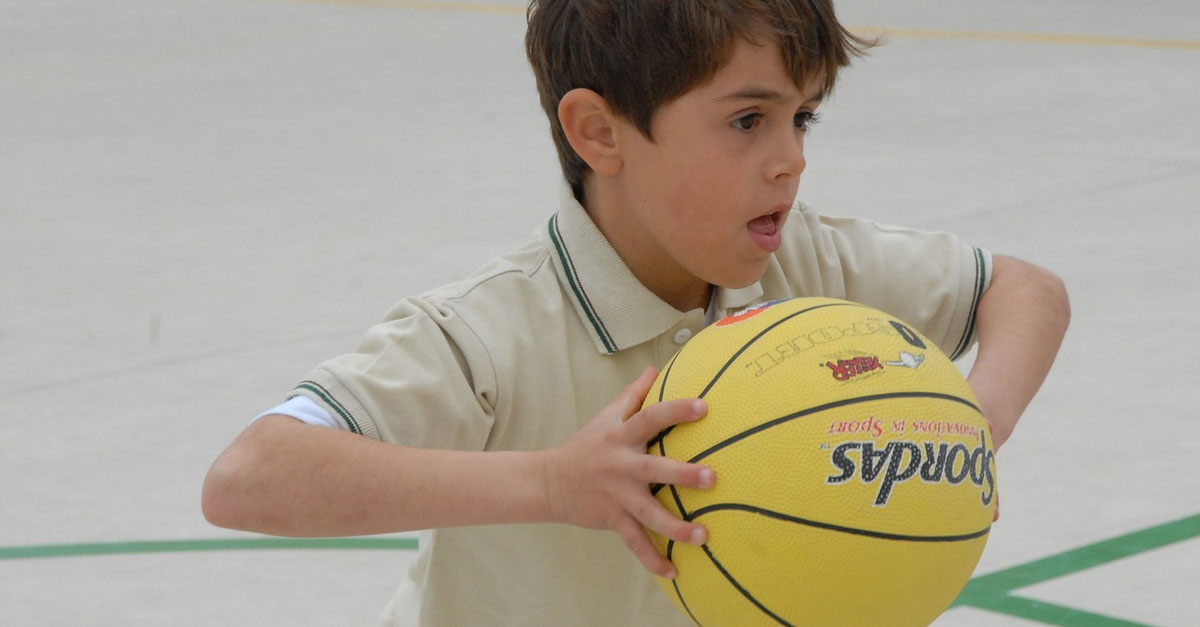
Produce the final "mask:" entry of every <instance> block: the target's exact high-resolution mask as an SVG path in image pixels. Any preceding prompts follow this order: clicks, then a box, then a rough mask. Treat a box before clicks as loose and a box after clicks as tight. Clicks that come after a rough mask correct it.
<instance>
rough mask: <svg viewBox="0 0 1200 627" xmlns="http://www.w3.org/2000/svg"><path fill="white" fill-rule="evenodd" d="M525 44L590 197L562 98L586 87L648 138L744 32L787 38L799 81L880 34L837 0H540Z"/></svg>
mask: <svg viewBox="0 0 1200 627" xmlns="http://www.w3.org/2000/svg"><path fill="white" fill-rule="evenodd" d="M526 18H527V21H528V30H527V31H526V34H525V51H526V54H527V55H528V57H529V63H530V65H532V66H533V73H534V76H535V77H536V79H537V86H538V94H539V96H540V98H541V103H542V108H543V109H545V111H546V115H547V116H548V117H549V118H550V131H551V135H552V136H553V138H554V144H555V146H556V147H557V149H558V158H559V162H560V163H561V164H562V169H563V174H564V175H565V176H566V178H567V182H569V183H570V184H571V187H572V188H573V189H574V190H575V196H576V197H578V198H582V195H583V194H582V192H583V178H584V175H585V174H586V173H587V172H588V171H589V168H588V166H587V164H586V163H585V162H584V161H583V159H581V158H580V157H579V155H577V154H576V153H575V151H574V149H572V148H571V145H570V144H569V143H568V142H567V138H566V135H565V134H564V133H563V130H562V125H561V124H560V123H559V121H558V103H559V101H560V100H561V99H562V97H563V95H564V94H566V93H567V92H568V91H570V90H572V89H575V88H578V87H584V88H587V89H591V90H592V91H595V92H596V93H598V94H600V96H602V97H603V98H604V99H605V100H606V101H607V102H608V104H609V106H610V107H611V108H612V110H613V111H614V112H615V113H617V114H618V115H621V116H623V117H624V118H626V119H627V120H629V121H631V122H632V123H633V124H634V125H635V126H636V127H637V128H638V130H640V131H641V132H642V134H643V135H645V136H646V138H647V139H653V137H652V136H651V133H650V121H651V118H652V117H653V115H654V113H655V111H657V110H658V108H659V107H661V106H662V105H664V104H666V103H669V102H671V101H672V100H674V99H676V98H678V97H679V96H682V95H683V94H684V93H686V92H687V91H688V90H690V89H692V88H693V87H695V86H697V85H699V84H701V83H703V82H705V81H707V80H708V79H710V78H712V77H713V75H715V74H716V73H717V71H719V70H720V69H721V67H722V66H723V65H724V64H725V63H726V62H727V61H728V60H729V58H730V56H731V55H732V54H733V49H734V46H735V45H736V43H737V40H738V39H739V38H741V39H746V40H749V41H753V42H760V41H761V40H762V39H763V38H767V39H769V40H773V41H775V42H776V43H778V45H779V47H780V50H781V51H782V55H783V62H784V65H785V67H787V68H788V71H789V72H790V74H791V75H792V79H793V81H795V83H796V85H797V86H798V87H800V86H803V85H804V84H805V83H807V82H808V81H809V80H810V79H813V78H816V77H820V80H821V81H822V83H823V85H822V86H823V88H824V92H825V93H829V91H830V90H832V89H833V85H834V83H835V82H836V81H837V73H838V69H839V68H842V67H845V66H846V65H848V64H849V63H850V57H851V56H859V55H862V54H863V53H864V52H865V51H866V49H867V48H869V47H871V46H872V45H874V44H875V42H874V41H871V40H867V39H863V38H860V37H857V36H855V35H853V34H851V33H850V32H849V31H848V30H846V28H845V27H843V26H842V25H841V24H840V23H838V21H837V18H836V17H835V16H834V12H833V5H832V0H531V2H530V3H529V9H528V11H527V13H526Z"/></svg>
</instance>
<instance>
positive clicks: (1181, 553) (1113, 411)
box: [0, 0, 1200, 626]
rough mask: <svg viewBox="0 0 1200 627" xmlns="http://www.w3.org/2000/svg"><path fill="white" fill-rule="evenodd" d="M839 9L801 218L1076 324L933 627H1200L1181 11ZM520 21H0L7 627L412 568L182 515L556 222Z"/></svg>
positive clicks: (357, 600)
mask: <svg viewBox="0 0 1200 627" xmlns="http://www.w3.org/2000/svg"><path fill="white" fill-rule="evenodd" d="M837 6H838V9H839V11H840V14H841V16H842V17H843V20H844V21H845V23H847V24H848V25H850V26H852V27H854V28H855V29H858V30H860V31H862V32H869V33H886V34H887V39H888V41H887V43H886V45H884V46H882V47H879V48H877V49H876V50H874V51H873V52H872V54H871V55H870V56H869V57H867V58H866V59H863V60H861V61H859V62H857V64H856V65H855V66H854V68H853V69H852V70H850V71H848V72H846V74H845V75H844V77H843V79H842V81H841V84H840V85H839V88H838V90H837V91H836V93H835V94H834V96H833V97H832V98H831V99H830V100H829V101H828V103H827V105H826V106H825V107H824V112H823V117H824V119H823V121H822V122H821V123H820V124H819V125H818V126H817V127H816V128H815V130H814V131H813V132H812V134H811V135H810V136H809V139H808V145H807V153H808V157H809V167H808V170H807V171H806V172H805V175H804V181H803V183H802V184H801V191H800V195H801V198H802V199H804V200H806V201H807V202H809V203H810V204H812V205H814V206H816V207H817V208H818V209H819V210H821V211H822V212H825V213H829V214H835V215H839V214H840V215H859V216H865V217H870V218H872V219H875V220H878V221H881V222H886V223H893V224H903V225H909V226H915V227H920V228H926V229H934V230H947V231H953V232H957V233H959V234H961V235H963V236H964V237H965V238H966V239H967V240H968V241H970V242H972V243H975V244H977V245H980V246H984V247H986V248H988V249H990V250H992V251H994V252H997V253H1005V254H1011V255H1015V256H1018V257H1022V258H1025V259H1028V260H1031V261H1034V262H1036V263H1039V264H1042V265H1045V266H1047V267H1049V268H1051V269H1053V270H1054V271H1056V272H1057V273H1059V274H1060V275H1061V276H1062V277H1063V278H1064V279H1065V281H1066V283H1067V285H1068V288H1069V289H1070V292H1071V296H1072V303H1073V307H1074V318H1073V323H1072V326H1071V330H1070V332H1069V335H1068V337H1067V340H1066V342H1065V344H1064V346H1063V349H1062V352H1061V354H1060V356H1059V359H1058V362H1057V365H1056V366H1055V369H1054V372H1053V373H1052V374H1051V376H1050V378H1049V380H1048V381H1047V382H1046V384H1045V387H1044V389H1043V391H1042V393H1041V394H1040V396H1039V397H1038V398H1037V399H1036V400H1035V401H1034V403H1033V404H1032V406H1031V407H1030V408H1029V410H1028V412H1027V413H1026V415H1025V417H1024V419H1023V421H1022V423H1021V425H1020V426H1019V428H1018V429H1017V431H1016V434H1015V435H1014V436H1013V438H1012V439H1011V440H1010V441H1009V442H1008V443H1007V444H1006V445H1005V447H1004V449H1003V450H1002V451H1001V452H1000V455H999V458H998V464H999V473H1000V482H1001V483H1000V485H1001V495H1002V512H1003V513H1002V516H1001V519H1000V521H999V523H998V524H997V525H995V526H994V527H993V530H992V533H991V538H990V540H989V543H988V546H987V548H986V550H985V552H984V555H983V558H982V560H981V562H980V564H979V566H978V569H977V570H976V574H975V578H974V579H973V580H972V582H971V583H970V584H969V586H968V588H967V589H966V591H965V592H964V593H963V595H962V596H960V599H959V604H958V605H956V606H955V607H953V608H952V609H950V610H949V611H948V612H947V613H946V614H945V615H944V616H943V617H942V618H940V619H939V620H938V621H937V622H936V623H935V624H936V625H940V626H957V625H1030V624H1061V625H1130V624H1145V625H1175V626H1180V625H1196V624H1200V594H1198V593H1200V583H1198V582H1200V473H1198V472H1197V464H1198V461H1197V460H1198V459H1200V458H1198V457H1197V450H1200V416H1198V415H1197V411H1198V410H1197V408H1198V407H1200V374H1198V373H1200V365H1198V364H1200V323H1197V322H1196V321H1195V320H1192V318H1193V317H1194V316H1196V312H1197V311H1200V279H1198V278H1197V274H1198V273H1200V257H1198V256H1197V254H1196V253H1195V252H1194V246H1195V240H1196V239H1197V237H1198V236H1200V216H1198V211H1197V209H1198V204H1200V201H1198V200H1197V199H1198V198H1200V116H1198V115H1197V112H1198V111H1200V5H1197V4H1196V3H1195V2H1193V1H1192V0H1162V1H1158V2H1135V1H1132V0H1127V1H1118V0H1095V1H1090V2H1083V1H1079V0H1076V1H1062V2H1043V1H1040V0H1038V1H1035V0H1009V1H1005V2H996V1H994V0H991V1H986V2H985V1H980V0H964V1H959V0H941V1H934V0H929V1H920V0H906V1H904V0H902V1H900V2H886V3H885V2H867V1H865V0H855V1H844V2H840V3H838V5H837ZM523 15H524V14H523V2H521V1H520V0H480V1H479V2H473V1H470V2H444V3H443V2H405V1H400V0H207V1H204V2H186V1H183V0H37V1H36V2H31V1H28V0H0V625H12V626H26V625H253V626H260V625H261V626H274V625H278V626H284V625H287V626H291V625H364V624H369V623H370V622H371V621H372V619H373V618H374V617H375V616H376V615H377V613H378V612H379V611H380V609H381V608H382V607H383V605H384V604H385V603H386V601H387V599H388V598H389V596H390V594H391V592H392V589H393V587H394V586H395V584H396V583H397V582H398V581H399V579H400V577H401V576H402V573H403V571H404V569H405V568H406V566H407V563H408V561H409V560H410V559H411V556H412V555H413V550H412V549H413V547H414V546H415V542H416V541H417V540H416V539H415V536H413V535H402V536H392V537H386V538H374V539H349V540H333V541H327V542H301V543H295V542H291V541H281V540H276V539H267V538H261V537H258V536H253V535H250V534H243V533H235V532H229V531H224V530H220V529H216V528H213V527H211V526H209V525H208V524H207V523H206V522H205V521H204V519H203V518H202V516H201V514H200V509H199V492H200V485H201V481H202V479H203V477H204V473H205V471H206V470H207V468H208V465H209V464H210V463H211V461H212V460H213V458H214V457H215V456H216V455H217V454H218V453H219V452H220V451H221V450H222V449H223V448H224V447H225V446H226V445H227V444H228V443H229V442H230V441H231V440H232V439H233V438H234V437H235V436H236V434H237V433H238V432H239V431H240V430H241V429H242V428H243V427H244V426H245V425H246V424H247V422H248V421H249V420H250V418H251V417H253V416H254V415H255V414H257V413H258V412H260V411H262V410H264V409H266V408H268V407H270V406H272V405H273V404H275V403H276V402H278V401H279V400H281V398H282V397H283V396H284V395H285V394H286V393H287V392H288V390H289V389H290V388H291V386H292V385H293V384H294V383H296V382H297V381H298V380H299V378H300V377H301V376H303V375H304V374H305V373H306V372H307V371H308V369H309V368H310V367H311V366H312V365H314V364H316V363H317V362H319V361H321V360H322V359H324V358H327V357H330V356H333V355H336V354H339V353H341V352H345V351H348V350H351V349H352V348H353V347H354V345H355V343H356V340H357V338H358V337H359V335H360V334H361V333H362V332H363V331H364V330H365V329H366V328H367V327H368V326H369V325H370V324H372V323H373V322H374V321H376V320H377V319H379V317H380V316H381V315H382V313H383V312H384V311H385V310H386V309H387V308H388V306H389V305H390V304H391V303H393V302H394V301H396V300H399V299H400V298H401V297H403V296H405V295H408V294H412V293H415V292H419V291H422V290H424V289H426V288H430V287H433V286H436V285H439V284H441V283H444V282H446V281H449V280H453V279H456V278H460V277H463V276H465V275H466V274H467V273H469V272H470V271H471V270H473V269H474V268H475V267H477V266H478V265H480V264H482V263H483V262H484V261H486V260H488V259H489V258H491V257H493V256H495V255H497V254H500V253H502V252H504V251H506V250H508V249H510V248H512V247H514V246H516V245H518V244H519V243H521V242H523V241H524V239H525V237H526V236H527V234H528V233H530V232H531V231H532V230H533V228H534V227H535V226H537V225H538V224H540V223H541V222H542V221H543V220H544V219H545V218H546V217H547V216H548V215H549V213H551V212H552V211H553V210H554V209H555V199H556V186H555V182H556V180H557V176H558V174H557V162H556V160H555V157H554V153H553V150H552V148H551V144H550V141H549V137H548V132H547V129H546V122H545V119H544V117H543V115H542V113H541V111H540V109H539V107H538V105H537V100H536V94H535V91H534V86H533V80H532V77H531V74H530V72H529V69H528V66H527V64H526V61H525V58H524V51H523V48H522V36H523V32H524V16H523ZM966 366H967V364H964V367H966ZM470 597H471V594H470V591H469V590H464V591H463V600H464V602H470ZM527 622H528V624H530V625H536V624H538V622H537V617H536V616H531V617H529V618H528V621H527Z"/></svg>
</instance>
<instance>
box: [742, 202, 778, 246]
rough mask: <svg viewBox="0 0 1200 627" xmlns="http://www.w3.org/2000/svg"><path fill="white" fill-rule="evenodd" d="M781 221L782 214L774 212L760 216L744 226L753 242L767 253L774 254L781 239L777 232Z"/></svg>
mask: <svg viewBox="0 0 1200 627" xmlns="http://www.w3.org/2000/svg"><path fill="white" fill-rule="evenodd" d="M782 221H783V214H782V213H780V212H778V211H776V212H774V213H768V214H766V215H761V216H759V217H757V218H755V219H753V220H751V221H750V222H748V223H747V224H746V226H747V228H749V229H750V237H751V238H753V239H754V242H755V243H756V244H758V245H759V246H760V247H762V248H763V249H764V250H766V251H767V252H775V251H776V250H777V249H778V248H779V245H780V243H782V237H781V235H780V232H779V225H780V223H781V222H782Z"/></svg>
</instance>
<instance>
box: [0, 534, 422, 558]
mask: <svg viewBox="0 0 1200 627" xmlns="http://www.w3.org/2000/svg"><path fill="white" fill-rule="evenodd" d="M416 548H417V539H416V538H229V539H218V540H153V541H145V542H93V543H87V544H44V545H33V546H14V547H0V561H4V560H19V559H45V558H59V557H94V556H99V555H129V554H136V553H181V552H199V551H281V550H304V551H308V550H314V549H317V550H337V551H379V550H389V551H413V550H416Z"/></svg>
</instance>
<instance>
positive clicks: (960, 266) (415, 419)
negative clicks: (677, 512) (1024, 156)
mask: <svg viewBox="0 0 1200 627" xmlns="http://www.w3.org/2000/svg"><path fill="white" fill-rule="evenodd" d="M989 276H990V257H989V256H988V255H987V254H986V253H985V252H983V251H981V250H978V249H975V248H972V247H969V246H966V245H964V244H962V243H961V242H959V241H958V240H957V239H956V238H955V237H953V236H950V235H946V234H930V233H922V232H916V231H911V230H906V229H897V228H892V227H884V226H879V225H876V224H872V223H869V222H865V221H860V220H849V219H831V218H824V217H820V216H818V215H817V214H815V213H813V212H812V211H811V210H810V209H808V208H807V207H804V206H802V205H797V207H796V208H795V209H794V210H793V212H792V215H791V216H790V218H789V219H788V221H787V222H786V225H785V231H784V240H783V245H782V247H781V248H780V250H779V251H777V252H776V254H775V257H774V259H773V260H772V262H771V264H770V266H769V267H768V269H767V271H766V273H765V275H764V276H763V278H762V280H761V281H760V282H759V283H757V284H754V285H752V286H749V287H746V288H742V289H731V290H726V289H718V290H716V292H715V301H714V305H715V306H716V307H717V308H718V312H717V313H718V314H719V315H725V314H727V313H732V312H734V311H736V310H739V309H742V308H744V307H746V306H749V305H752V304H756V303H759V302H763V301H766V300H775V299H782V298H789V297H793V296H830V297H837V298H846V299H850V300H855V301H859V302H862V303H865V304H869V305H872V306H874V307H877V308H879V309H882V310H884V311H888V312H889V313H892V314H893V315H895V316H897V317H899V318H900V319H902V320H905V321H907V322H908V323H910V324H912V325H914V326H916V327H917V328H919V329H920V330H921V331H922V332H923V333H925V334H926V336H927V337H929V338H930V339H933V340H934V341H935V342H937V343H938V344H939V345H940V346H941V347H942V349H943V350H945V351H946V352H947V353H948V354H951V355H955V356H957V355H961V354H962V353H964V352H965V351H966V350H968V349H969V348H970V347H971V345H972V342H973V341H974V338H973V335H974V320H975V309H976V306H977V304H978V302H979V298H980V297H981V296H982V294H983V291H984V290H985V289H986V286H987V283H988V280H989ZM704 320H705V312H704V311H702V310H699V309H697V310H694V311H689V312H680V311H678V310H676V309H674V308H673V307H671V306H670V305H668V304H667V303H665V302H663V301H662V300H660V299H659V298H658V297H656V296H655V295H654V294H652V293H651V292H650V291H649V290H647V289H646V288H645V287H644V286H642V285H641V284H640V283H639V282H638V281H637V279H635V278H634V276H633V274H632V272H631V271H630V270H629V268H627V267H626V266H625V264H624V263H623V262H622V261H621V259H620V257H618V256H617V254H616V252H615V251H614V250H613V248H612V247H611V246H610V245H609V243H608V241H607V240H606V239H605V238H604V236H603V235H602V234H601V233H600V231H599V230H598V229H597V228H596V226H595V225H594V224H593V223H592V221H591V220H590V219H589V217H588V215H587V213H586V212H585V211H584V209H583V208H582V207H581V206H580V205H579V204H578V203H577V202H576V201H575V200H574V198H573V197H571V196H570V193H569V192H564V194H563V201H562V205H561V207H560V209H559V211H558V213H556V214H555V215H554V216H552V217H551V218H550V219H549V220H548V221H547V222H546V223H545V224H543V225H542V226H540V227H539V228H538V229H537V230H536V231H535V232H534V234H533V236H532V238H531V239H530V240H529V241H528V242H527V243H526V244H525V245H524V246H522V247H520V248H518V249H516V250H515V251H513V252H512V253H510V254H508V255H505V256H503V257H501V258H499V259H496V260H495V261H493V262H491V263H489V264H487V265H486V266H484V267H483V268H482V269H480V270H479V271H478V272H477V273H476V274H474V275H473V276H472V277H470V278H468V279H466V280H463V281H460V282H457V283H453V284H450V285H447V286H444V287H441V288H438V289H435V290H433V291H430V292H428V293H426V294H423V295H421V296H417V297H413V298H407V299H405V300H403V301H401V302H400V303H399V304H398V305H396V306H395V307H394V308H393V309H392V310H391V311H390V312H389V313H388V314H387V316H386V318H385V320H384V321H383V322H381V323H380V324H378V325H376V326H375V327H373V328H372V329H370V331H368V333H367V334H366V336H365V337H364V339H363V340H362V343H361V344H360V346H359V347H358V351H357V352H355V353H352V354H348V355H343V356H341V357H337V358H334V359H331V360H329V361H327V362H325V363H323V364H321V365H320V366H318V367H317V368H316V369H315V370H313V372H312V373H310V374H309V376H308V378H307V379H306V380H305V381H303V382H302V383H300V384H299V386H298V387H297V388H296V392H297V393H299V394H303V395H305V396H307V397H309V398H310V399H312V400H313V401H315V402H317V403H318V404H319V405H320V406H322V407H324V408H325V409H326V410H328V411H329V412H330V414H331V415H332V416H333V417H334V418H335V419H336V420H337V421H338V423H339V424H340V425H341V426H342V427H343V428H345V429H348V430H351V431H354V432H356V433H361V434H363V435H366V436H368V437H372V438H376V439H380V440H383V441H385V442H394V443H400V444H405V445H408V446H418V447H425V448H438V449H462V450H540V449H545V448H549V447H551V446H554V445H556V444H558V443H560V442H562V441H563V440H565V439H567V438H568V437H570V436H571V435H572V434H574V433H575V432H576V431H578V430H579V429H580V427H582V426H583V425H584V424H585V423H586V422H587V421H588V420H590V419H591V418H592V417H593V416H594V415H595V414H596V413H597V412H598V411H599V410H600V409H601V408H603V407H604V406H605V405H607V404H608V402H609V401H611V400H612V398H613V397H614V396H616V394H617V393H618V392H619V391H620V390H621V389H622V388H623V387H624V386H625V385H627V384H628V383H629V382H630V381H632V380H634V379H635V378H636V377H637V376H638V375H639V374H640V373H641V371H642V370H643V369H644V368H645V367H646V366H647V365H656V366H661V365H662V364H664V363H666V362H667V360H668V359H669V358H670V357H671V355H672V354H673V353H674V352H675V351H676V350H677V349H678V348H679V346H680V345H682V344H683V343H684V342H686V341H687V340H688V339H689V338H690V337H691V336H692V335H693V334H694V333H696V332H698V331H699V330H700V329H701V328H702V326H703V324H704ZM362 472H363V473H364V475H369V474H370V473H371V472H372V469H370V468H363V469H362ZM386 614H387V616H386V618H385V622H384V624H388V625H417V624H420V625H455V626H457V625H489V626H497V625H654V626H663V625H688V624H690V621H689V620H687V618H686V617H685V616H684V615H683V614H682V613H680V612H679V611H678V610H676V609H675V607H674V606H673V605H671V603H670V602H669V600H668V599H667V597H666V595H665V594H663V593H662V591H661V590H659V588H658V587H657V586H656V585H655V583H654V581H653V579H652V577H651V576H650V575H649V574H648V573H647V572H646V571H645V570H644V569H643V567H642V566H641V564H640V563H639V562H638V561H637V560H636V559H635V558H634V557H633V555H632V553H630V552H629V550H628V549H627V548H625V546H624V544H623V543H622V541H621V540H620V538H619V537H618V536H617V534H615V533H612V532H606V531H594V530H586V529H580V528H576V527H572V526H569V525H552V524H540V525H495V526H481V527H462V528H447V529H439V530H435V531H433V532H432V533H431V538H430V539H429V540H427V541H423V542H421V545H420V548H419V549H418V554H417V557H416V559H415V560H414V561H413V565H412V568H411V569H410V572H409V574H408V577H407V578H406V579H405V580H404V581H403V582H402V584H401V585H400V588H399V590H398V591H397V594H396V597H395V599H394V600H393V603H392V604H391V605H389V607H388V610H387V612H386Z"/></svg>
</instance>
